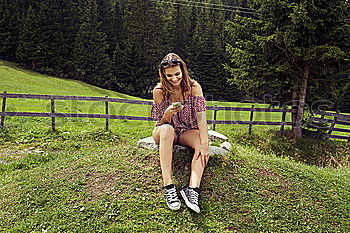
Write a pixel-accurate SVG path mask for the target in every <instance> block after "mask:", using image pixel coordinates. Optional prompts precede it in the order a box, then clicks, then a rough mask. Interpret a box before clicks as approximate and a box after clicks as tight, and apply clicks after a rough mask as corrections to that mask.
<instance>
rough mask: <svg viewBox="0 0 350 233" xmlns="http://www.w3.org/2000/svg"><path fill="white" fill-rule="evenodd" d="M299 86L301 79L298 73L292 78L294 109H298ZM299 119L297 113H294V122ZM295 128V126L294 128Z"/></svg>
mask: <svg viewBox="0 0 350 233" xmlns="http://www.w3.org/2000/svg"><path fill="white" fill-rule="evenodd" d="M298 84H299V77H298V74H297V72H295V73H293V76H292V84H291V90H292V108H293V109H297V107H298V92H299V91H298ZM296 119H297V112H292V122H296ZM293 128H294V126H293Z"/></svg>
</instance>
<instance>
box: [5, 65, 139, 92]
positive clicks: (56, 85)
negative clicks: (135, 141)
mask: <svg viewBox="0 0 350 233" xmlns="http://www.w3.org/2000/svg"><path fill="white" fill-rule="evenodd" d="M0 80H1V82H0V91H1V92H3V91H7V92H8V93H18V94H19V93H23V94H49V95H77V96H109V97H116V98H126V99H136V98H135V97H133V96H129V95H125V94H121V93H118V92H115V91H109V90H105V89H102V88H99V87H96V86H93V85H89V84H86V83H84V82H81V81H77V80H71V79H63V78H55V77H52V76H47V75H43V74H39V73H37V72H33V71H30V70H26V69H23V68H20V66H19V65H18V64H16V63H12V62H7V61H3V60H0ZM14 83H15V85H14Z"/></svg>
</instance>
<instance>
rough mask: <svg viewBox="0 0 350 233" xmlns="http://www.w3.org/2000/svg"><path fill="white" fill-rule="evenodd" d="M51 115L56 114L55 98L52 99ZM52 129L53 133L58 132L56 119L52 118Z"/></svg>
mask: <svg viewBox="0 0 350 233" xmlns="http://www.w3.org/2000/svg"><path fill="white" fill-rule="evenodd" d="M51 113H55V98H54V97H51ZM51 129H52V131H54V132H55V131H56V118H55V117H51Z"/></svg>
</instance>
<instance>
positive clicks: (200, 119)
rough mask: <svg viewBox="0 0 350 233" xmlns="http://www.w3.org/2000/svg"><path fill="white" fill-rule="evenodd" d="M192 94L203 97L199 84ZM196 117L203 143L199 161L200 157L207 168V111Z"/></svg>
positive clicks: (195, 86)
mask: <svg viewBox="0 0 350 233" xmlns="http://www.w3.org/2000/svg"><path fill="white" fill-rule="evenodd" d="M192 93H193V95H194V96H201V97H203V91H202V88H201V86H200V85H199V83H197V82H195V84H194V85H193V87H192ZM204 104H205V102H204ZM196 116H197V123H198V128H199V137H200V142H201V146H200V153H199V155H198V157H197V159H198V158H199V156H200V157H201V160H202V165H203V166H205V165H206V164H207V163H208V159H209V141H208V124H207V117H206V111H201V112H197V113H196Z"/></svg>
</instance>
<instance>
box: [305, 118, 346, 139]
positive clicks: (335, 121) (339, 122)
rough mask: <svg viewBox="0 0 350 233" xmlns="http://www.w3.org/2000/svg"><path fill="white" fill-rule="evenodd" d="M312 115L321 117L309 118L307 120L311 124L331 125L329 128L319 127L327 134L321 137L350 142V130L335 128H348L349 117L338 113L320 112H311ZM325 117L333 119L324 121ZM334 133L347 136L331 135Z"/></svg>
mask: <svg viewBox="0 0 350 233" xmlns="http://www.w3.org/2000/svg"><path fill="white" fill-rule="evenodd" d="M313 114H316V115H321V117H310V118H309V120H310V121H311V122H320V123H326V124H331V125H330V126H325V127H321V128H322V129H323V130H326V131H327V133H326V134H325V135H324V136H323V137H325V138H334V139H341V140H347V142H350V129H343V128H337V127H336V125H345V126H350V115H345V114H341V113H339V112H338V113H331V112H321V111H315V112H313ZM325 116H330V117H333V119H326V118H325ZM319 128H320V127H319ZM334 131H335V132H342V133H349V136H343V135H334V134H332V133H333V132H334Z"/></svg>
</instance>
